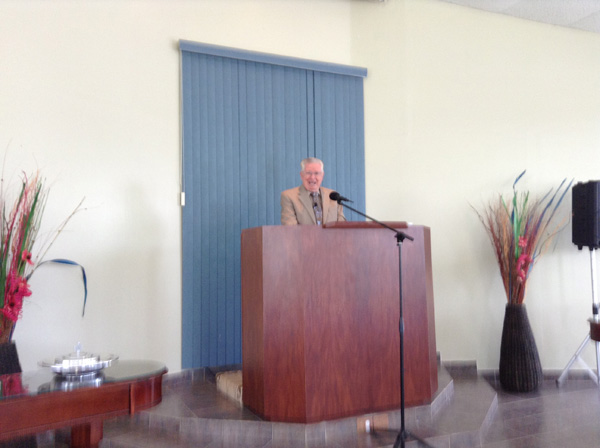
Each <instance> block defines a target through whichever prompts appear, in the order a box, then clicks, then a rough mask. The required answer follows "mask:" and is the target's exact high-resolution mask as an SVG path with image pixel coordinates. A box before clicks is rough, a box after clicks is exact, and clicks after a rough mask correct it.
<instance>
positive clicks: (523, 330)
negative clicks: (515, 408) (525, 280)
mask: <svg viewBox="0 0 600 448" xmlns="http://www.w3.org/2000/svg"><path fill="white" fill-rule="evenodd" d="M541 381H542V364H541V363H540V355H539V353H538V350H537V346H536V344H535V338H534V336H533V332H532V331H531V325H530V324H529V318H528V317H527V310H526V309H525V305H511V304H507V305H506V310H505V314H504V326H503V328H502V342H501V345H500V384H501V385H502V387H503V388H504V389H505V390H507V391H511V392H531V391H534V390H536V389H537V388H538V386H539V385H540V382H541Z"/></svg>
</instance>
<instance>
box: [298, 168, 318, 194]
mask: <svg viewBox="0 0 600 448" xmlns="http://www.w3.org/2000/svg"><path fill="white" fill-rule="evenodd" d="M300 178H301V179H302V185H304V188H306V189H307V190H308V191H311V192H313V191H319V187H320V186H321V182H323V170H322V169H321V164H320V163H307V164H306V165H304V171H300Z"/></svg>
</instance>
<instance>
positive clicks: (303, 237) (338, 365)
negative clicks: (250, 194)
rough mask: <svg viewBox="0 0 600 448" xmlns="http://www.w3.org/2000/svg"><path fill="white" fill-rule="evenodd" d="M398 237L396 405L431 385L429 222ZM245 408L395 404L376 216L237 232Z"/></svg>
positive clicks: (280, 411) (385, 258)
mask: <svg viewBox="0 0 600 448" xmlns="http://www.w3.org/2000/svg"><path fill="white" fill-rule="evenodd" d="M386 224H388V225H390V226H391V227H394V228H399V229H402V230H403V231H404V232H405V233H406V234H408V235H410V236H412V237H413V238H414V241H410V240H408V239H407V240H405V242H404V243H403V244H402V274H403V278H402V281H403V290H404V302H403V303H404V306H403V313H404V323H405V333H404V335H405V337H404V353H405V362H404V366H405V403H406V406H413V405H418V404H425V403H429V402H431V398H432V396H433V394H434V393H435V392H436V390H437V354H436V346H435V328H434V308H433V286H432V275H431V272H432V271H431V247H430V234H429V228H428V227H423V226H409V227H407V226H406V225H405V224H404V223H386ZM241 250H242V254H241V261H242V371H243V372H242V376H243V401H244V405H245V406H246V407H248V408H249V409H251V410H252V411H254V412H255V413H257V414H258V415H259V416H261V417H262V418H264V419H265V420H270V421H280V422H298V423H313V422H318V421H322V420H329V419H335V418H341V417H347V416H352V415H360V414H365V413H369V412H378V411H384V410H389V409H398V408H400V335H399V330H398V324H399V294H398V288H399V286H398V285H399V283H398V276H399V268H398V246H397V243H396V238H395V235H394V233H393V232H391V231H390V230H389V229H385V228H381V227H380V226H378V225H377V224H375V223H366V222H346V223H335V224H329V225H327V226H326V227H323V228H322V227H317V226H264V227H256V228H252V229H245V230H243V231H242V241H241Z"/></svg>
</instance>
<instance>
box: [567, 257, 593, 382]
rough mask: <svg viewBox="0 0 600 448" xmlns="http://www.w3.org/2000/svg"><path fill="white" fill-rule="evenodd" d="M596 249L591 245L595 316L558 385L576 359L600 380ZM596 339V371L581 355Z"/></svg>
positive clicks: (591, 375)
mask: <svg viewBox="0 0 600 448" xmlns="http://www.w3.org/2000/svg"><path fill="white" fill-rule="evenodd" d="M595 250H596V249H595V248H593V247H590V266H591V270H592V312H593V316H592V318H591V319H589V321H590V332H589V333H588V334H587V336H586V337H585V339H584V340H583V342H582V343H581V345H580V346H579V348H578V349H577V351H576V352H575V354H574V355H573V357H572V358H571V360H570V361H569V363H568V364H567V366H566V367H565V369H564V370H563V371H562V373H561V374H560V376H559V377H558V379H557V380H556V385H557V386H560V385H561V384H562V383H563V382H564V380H565V379H566V377H567V375H568V374H569V370H570V369H571V367H572V366H573V364H574V363H575V361H579V363H580V364H582V365H583V366H584V367H585V368H586V370H587V373H588V375H589V376H590V378H591V379H592V380H593V381H594V382H595V383H596V384H598V385H600V382H599V381H598V375H599V374H600V342H599V341H600V316H599V315H598V311H599V308H600V304H599V303H598V297H597V294H596V253H595V252H594V251H595ZM592 340H593V341H594V343H595V345H596V373H594V371H593V370H592V369H591V368H590V367H589V366H588V365H587V363H586V362H585V361H584V360H583V359H581V357H580V355H581V352H582V351H583V349H584V348H585V347H586V346H587V344H588V342H590V341H592Z"/></svg>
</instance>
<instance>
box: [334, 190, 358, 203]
mask: <svg viewBox="0 0 600 448" xmlns="http://www.w3.org/2000/svg"><path fill="white" fill-rule="evenodd" d="M329 199H331V200H332V201H337V203H338V204H340V203H341V202H342V201H344V202H353V201H351V200H350V199H348V198H345V197H344V196H342V195H341V194H339V193H338V192H337V191H332V192H331V193H329Z"/></svg>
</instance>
